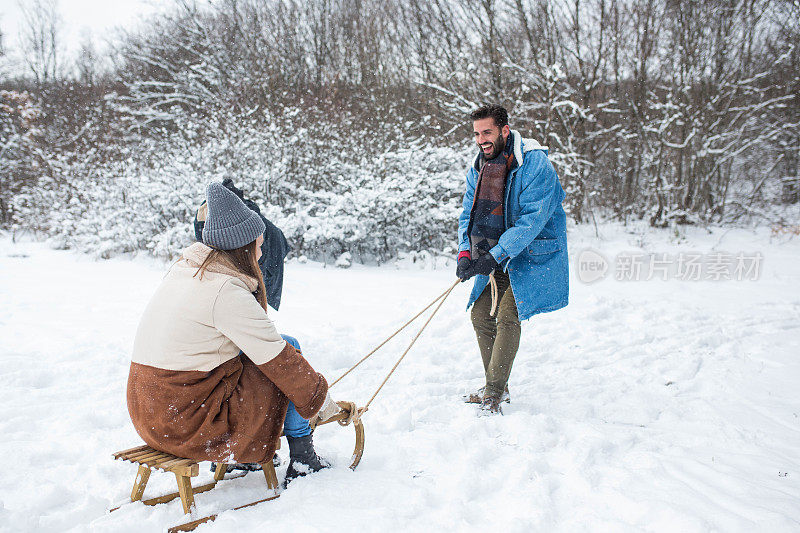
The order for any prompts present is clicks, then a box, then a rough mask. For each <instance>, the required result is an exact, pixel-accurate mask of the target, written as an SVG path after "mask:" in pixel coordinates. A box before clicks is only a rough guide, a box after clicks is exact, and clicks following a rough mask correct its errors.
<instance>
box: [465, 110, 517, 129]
mask: <svg viewBox="0 0 800 533" xmlns="http://www.w3.org/2000/svg"><path fill="white" fill-rule="evenodd" d="M469 116H470V118H471V119H472V121H473V122H475V121H476V120H481V119H483V118H489V117H492V118H493V119H494V123H495V125H497V127H498V128H502V127H503V126H508V111H506V108H505V107H503V106H499V105H496V104H489V105H485V106H481V107H479V108H478V109H476V110H475V111H473V112H472V113H470V114H469Z"/></svg>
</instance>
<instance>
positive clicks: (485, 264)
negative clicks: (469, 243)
mask: <svg viewBox="0 0 800 533" xmlns="http://www.w3.org/2000/svg"><path fill="white" fill-rule="evenodd" d="M495 268H497V261H495V258H494V257H493V256H492V254H484V255H482V256H480V257H479V258H477V259H476V260H475V261H473V262H472V266H471V267H470V269H469V272H468V274H469V276H470V277H472V276H474V275H476V274H481V275H483V276H488V275H489V274H491V273H492V271H493V270H494V269H495Z"/></svg>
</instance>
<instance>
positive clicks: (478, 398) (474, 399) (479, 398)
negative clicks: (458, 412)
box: [461, 385, 511, 403]
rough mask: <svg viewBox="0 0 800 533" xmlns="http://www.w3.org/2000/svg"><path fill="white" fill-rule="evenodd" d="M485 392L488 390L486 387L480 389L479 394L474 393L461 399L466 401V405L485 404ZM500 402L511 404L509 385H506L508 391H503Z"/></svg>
mask: <svg viewBox="0 0 800 533" xmlns="http://www.w3.org/2000/svg"><path fill="white" fill-rule="evenodd" d="M484 390H486V386H483V387H481V388H480V389H478V392H473V393H472V394H465V395H464V396H462V397H461V398H462V399H463V400H464V403H483V391H484ZM500 401H501V402H506V403H511V395H510V394H509V393H508V385H506V390H505V391H503V395H502V396H500Z"/></svg>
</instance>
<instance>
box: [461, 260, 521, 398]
mask: <svg viewBox="0 0 800 533" xmlns="http://www.w3.org/2000/svg"><path fill="white" fill-rule="evenodd" d="M494 278H495V280H496V281H497V299H498V302H499V304H498V306H497V311H496V316H491V315H490V312H491V309H492V290H491V286H490V284H487V285H486V288H485V289H484V290H483V292H482V293H481V295H480V296H478V299H477V300H475V304H474V305H473V306H472V327H473V328H474V329H475V335H476V336H477V338H478V347H479V348H480V350H481V358H482V359H483V369H484V372H485V373H486V393H487V394H494V395H500V394H502V393H503V391H504V390H505V388H506V385H507V384H508V376H509V375H510V374H511V366H512V365H513V364H514V358H515V357H516V355H517V349H519V337H520V333H521V331H522V328H521V326H520V323H519V315H518V314H517V302H516V301H515V300H514V292H513V291H512V289H511V283H510V281H509V279H508V273H506V272H503V271H501V270H500V269H498V270H496V271H495V273H494Z"/></svg>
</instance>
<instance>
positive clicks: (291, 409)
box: [128, 183, 340, 482]
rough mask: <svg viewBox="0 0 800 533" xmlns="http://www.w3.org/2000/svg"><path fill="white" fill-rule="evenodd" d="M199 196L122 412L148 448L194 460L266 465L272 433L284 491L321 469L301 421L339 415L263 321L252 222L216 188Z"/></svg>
mask: <svg viewBox="0 0 800 533" xmlns="http://www.w3.org/2000/svg"><path fill="white" fill-rule="evenodd" d="M206 195H207V206H208V213H207V219H206V222H205V227H204V228H203V233H202V235H203V242H202V243H199V242H198V243H195V244H193V245H191V246H189V247H188V248H186V249H185V250H184V251H183V254H182V257H181V259H180V260H179V261H178V262H177V263H175V264H174V265H173V266H172V268H171V269H170V270H169V272H168V273H167V275H166V276H165V277H164V279H163V281H162V282H161V285H160V286H159V288H158V289H157V290H156V293H155V294H154V295H153V297H152V299H151V300H150V303H149V304H148V306H147V308H146V309H145V312H144V315H143V316H142V319H141V322H140V324H139V329H138V331H137V333H136V339H135V341H134V349H133V357H132V362H131V369H130V375H129V377H128V411H129V413H130V415H131V420H132V421H133V425H134V427H135V428H136V431H137V432H138V433H139V435H140V436H141V437H142V438H143V439H144V441H145V442H146V443H147V444H148V445H150V446H152V447H153V448H155V449H157V450H161V451H164V452H167V453H171V454H174V455H177V456H179V457H185V458H188V459H193V460H196V461H214V462H225V463H264V462H266V461H270V460H272V457H273V454H274V453H275V448H276V447H277V443H278V438H279V435H280V433H281V430H282V429H283V431H284V434H285V435H286V437H287V440H288V441H289V450H290V463H289V468H288V470H287V472H286V480H287V482H288V481H289V480H291V479H293V478H294V477H298V476H301V475H304V474H305V473H307V472H315V471H317V470H320V469H322V468H324V467H326V466H328V465H327V464H326V463H325V461H324V460H320V458H319V457H318V456H317V454H316V452H315V451H314V445H313V441H312V438H311V427H310V426H309V423H308V419H310V418H313V417H315V416H316V417H318V419H319V420H320V421H324V420H327V419H328V418H330V417H332V416H334V415H335V414H337V413H338V412H339V411H340V409H339V406H338V405H337V404H336V403H335V402H333V400H332V399H331V397H330V395H329V394H328V383H327V382H326V381H325V378H324V377H322V375H321V374H319V373H317V372H316V371H314V369H313V368H312V367H311V365H310V364H309V363H308V362H307V361H306V360H305V358H304V357H303V356H302V355H301V353H300V350H299V348H300V347H299V344H297V341H296V340H295V339H293V338H291V337H282V336H281V335H280V334H278V331H277V329H276V328H275V324H274V323H273V322H272V321H271V320H270V319H269V317H268V316H267V311H266V309H267V303H266V296H265V293H266V290H265V287H264V280H263V277H262V274H261V270H260V269H259V267H258V263H257V261H258V259H259V256H260V255H261V244H262V242H263V233H264V229H265V226H264V222H263V221H262V220H261V218H260V217H259V216H258V215H257V214H256V213H255V212H254V211H251V210H250V209H248V208H247V207H246V206H245V205H244V203H243V202H242V200H240V199H239V198H238V197H237V196H236V195H235V194H234V193H233V192H231V191H229V190H228V189H226V188H225V187H223V186H222V185H221V184H219V183H212V184H211V185H209V187H208V189H207V192H206Z"/></svg>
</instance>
